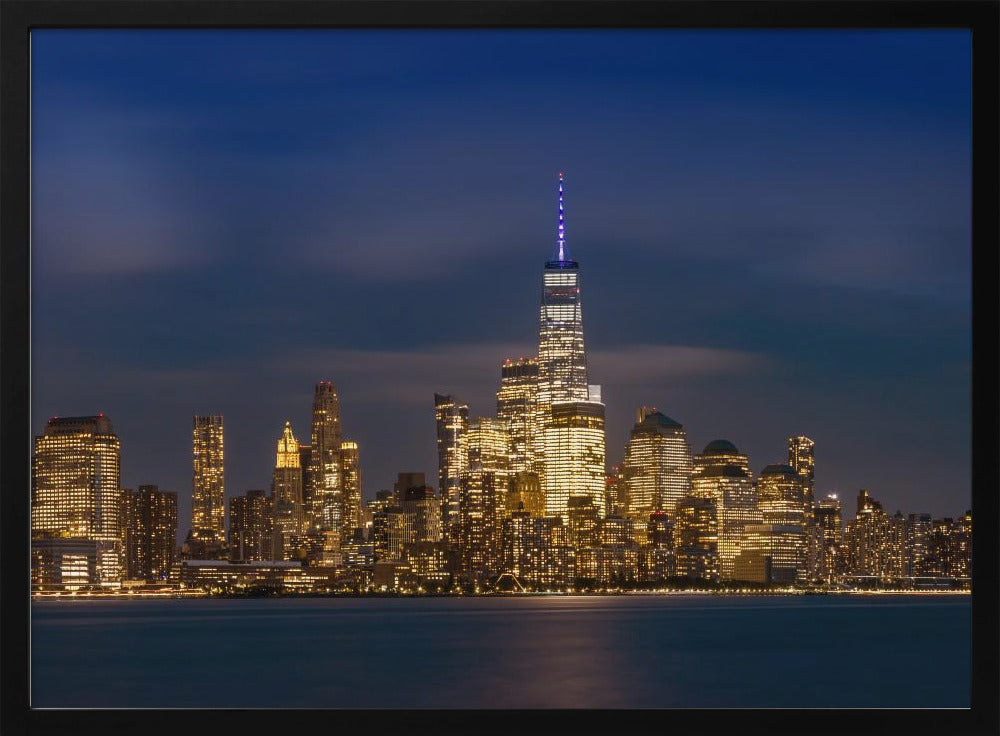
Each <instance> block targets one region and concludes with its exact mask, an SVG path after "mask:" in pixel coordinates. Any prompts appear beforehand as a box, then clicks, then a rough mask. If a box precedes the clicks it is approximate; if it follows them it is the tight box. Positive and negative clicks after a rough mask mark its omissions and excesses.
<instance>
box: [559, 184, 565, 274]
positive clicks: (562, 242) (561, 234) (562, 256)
mask: <svg viewBox="0 0 1000 736" xmlns="http://www.w3.org/2000/svg"><path fill="white" fill-rule="evenodd" d="M558 239H559V260H560V261H565V260H566V224H565V222H564V221H563V175H562V172H561V171H560V172H559V233H558Z"/></svg>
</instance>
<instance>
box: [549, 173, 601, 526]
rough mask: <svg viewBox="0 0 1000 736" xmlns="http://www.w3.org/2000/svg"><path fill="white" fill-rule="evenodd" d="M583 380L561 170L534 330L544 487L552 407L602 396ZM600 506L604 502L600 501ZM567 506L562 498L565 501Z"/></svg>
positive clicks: (576, 275)
mask: <svg viewBox="0 0 1000 736" xmlns="http://www.w3.org/2000/svg"><path fill="white" fill-rule="evenodd" d="M595 393H596V392H593V393H592V392H591V390H590V387H589V386H588V385H587V360H586V354H585V352H584V342H583V309H582V306H581V302H580V265H579V264H578V263H577V262H576V261H574V260H572V258H570V256H569V250H568V248H567V246H566V229H565V218H564V210H563V177H562V174H560V175H559V224H558V228H557V231H556V251H555V255H554V257H553V259H552V260H550V261H547V262H546V264H545V270H544V273H543V276H542V301H541V307H540V310H539V331H538V396H537V406H538V414H537V416H538V420H537V431H538V433H539V434H538V435H537V439H538V446H537V448H536V451H535V460H536V462H538V463H539V466H538V471H539V475H540V477H541V479H542V487H543V488H546V489H547V488H548V485H547V483H546V480H545V474H546V472H547V470H548V465H547V460H546V458H545V451H546V450H545V442H544V437H543V436H542V434H543V433H544V430H545V428H546V427H547V426H548V424H549V422H550V421H551V407H552V406H553V405H554V404H557V403H561V402H591V401H595V400H596V401H598V402H599V401H600V400H599V399H597V398H596V395H594V394H595ZM602 505H603V502H602ZM563 507H565V501H563Z"/></svg>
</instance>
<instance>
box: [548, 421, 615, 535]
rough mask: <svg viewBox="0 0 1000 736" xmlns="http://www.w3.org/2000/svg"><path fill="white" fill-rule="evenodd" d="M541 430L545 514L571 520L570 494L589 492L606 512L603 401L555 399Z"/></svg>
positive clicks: (595, 502) (583, 494)
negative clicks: (547, 421)
mask: <svg viewBox="0 0 1000 736" xmlns="http://www.w3.org/2000/svg"><path fill="white" fill-rule="evenodd" d="M550 410H551V418H550V420H549V423H548V425H547V426H546V427H545V429H543V430H542V447H543V448H544V449H543V452H544V456H545V471H544V473H543V474H542V493H543V495H544V496H545V515H546V516H560V517H562V519H563V520H564V521H568V520H569V517H568V515H567V503H568V502H569V497H570V496H590V498H591V499H593V501H594V505H595V506H596V507H597V508H598V510H599V511H600V515H601V516H604V500H605V490H606V480H605V467H604V404H601V403H598V402H592V401H570V402H558V403H554V404H552V405H551V407H550Z"/></svg>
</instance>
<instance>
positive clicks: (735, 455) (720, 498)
mask: <svg viewBox="0 0 1000 736" xmlns="http://www.w3.org/2000/svg"><path fill="white" fill-rule="evenodd" d="M695 467H696V468H698V471H699V472H698V473H696V474H695V476H694V478H693V479H692V490H691V495H693V496H698V497H699V498H708V499H710V500H712V501H713V502H714V503H715V508H716V514H717V517H718V527H719V576H720V577H721V578H722V579H723V580H729V579H732V577H733V565H734V561H735V560H736V556H737V555H738V554H739V552H740V539H741V538H742V536H743V530H744V528H745V527H746V526H747V525H748V524H759V523H760V521H761V513H760V509H759V508H758V506H757V489H756V487H755V486H754V482H753V477H752V476H751V475H750V473H749V472H748V470H747V463H746V455H741V454H740V452H739V450H737V449H736V446H735V445H733V444H732V443H731V442H729V441H728V440H715V441H714V442H710V443H709V444H708V445H707V446H706V447H705V449H704V451H702V453H701V454H700V455H696V456H695Z"/></svg>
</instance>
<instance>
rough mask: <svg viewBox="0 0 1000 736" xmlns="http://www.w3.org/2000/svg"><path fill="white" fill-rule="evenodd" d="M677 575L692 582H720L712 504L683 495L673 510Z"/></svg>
mask: <svg viewBox="0 0 1000 736" xmlns="http://www.w3.org/2000/svg"><path fill="white" fill-rule="evenodd" d="M674 515H675V522H674V542H675V544H676V550H677V574H678V575H683V576H685V577H687V578H690V579H692V580H712V581H714V580H718V579H719V526H718V517H717V514H716V509H715V504H714V503H713V502H712V501H711V500H710V499H707V498H697V497H695V496H685V497H684V498H682V499H680V500H679V501H678V502H677V504H676V506H675V510H674Z"/></svg>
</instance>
